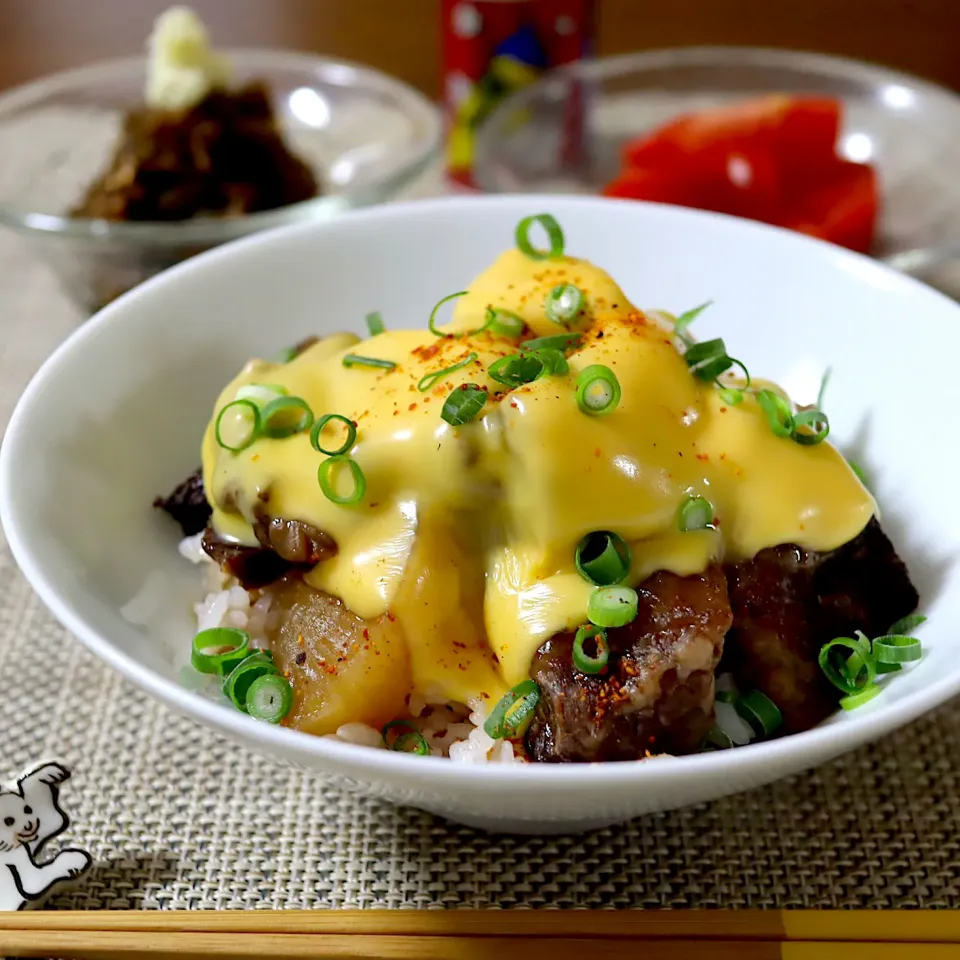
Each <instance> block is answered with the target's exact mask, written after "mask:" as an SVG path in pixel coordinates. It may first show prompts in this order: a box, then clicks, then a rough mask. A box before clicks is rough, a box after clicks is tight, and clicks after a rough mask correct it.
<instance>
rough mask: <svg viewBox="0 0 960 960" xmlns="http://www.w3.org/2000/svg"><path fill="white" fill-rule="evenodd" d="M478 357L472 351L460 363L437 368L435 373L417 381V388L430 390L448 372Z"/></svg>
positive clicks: (423, 391) (421, 390)
mask: <svg viewBox="0 0 960 960" xmlns="http://www.w3.org/2000/svg"><path fill="white" fill-rule="evenodd" d="M476 359H477V354H475V353H471V354H470V356H469V357H467V358H466V359H464V360H461V361H460V362H459V363H455V364H453V366H451V367H444V368H443V369H442V370H437V371H435V372H434V373H428V374H427V375H426V376H424V377H421V378H420V379H419V380H418V381H417V389H418V390H419V391H420V392H421V393H425V392H426V391H427V390H429V389H430V388H431V387H432V386H433V385H434V384H435V383H436V382H437V381H438V380H440V379H442V378H443V377H445V376H446V375H447V374H448V373H453V371H454V370H460V369H462V368H463V367H465V366H466V365H467V364H468V363H473V361H474V360H476Z"/></svg>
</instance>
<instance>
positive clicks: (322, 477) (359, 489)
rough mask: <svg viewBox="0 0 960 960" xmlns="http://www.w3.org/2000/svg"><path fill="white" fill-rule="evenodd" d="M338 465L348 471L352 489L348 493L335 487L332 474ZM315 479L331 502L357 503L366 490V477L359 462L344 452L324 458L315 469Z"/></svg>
mask: <svg viewBox="0 0 960 960" xmlns="http://www.w3.org/2000/svg"><path fill="white" fill-rule="evenodd" d="M340 467H343V468H345V469H346V470H347V471H349V473H350V477H351V479H352V481H353V489H351V491H350V492H349V493H345V494H341V493H338V492H337V491H336V489H335V480H334V477H333V474H334V472H335V471H337V470H338V469H339V468H340ZM317 480H318V481H319V483H320V489H321V490H322V491H323V495H324V496H325V497H326V498H327V499H328V500H330V501H332V502H333V503H339V504H350V503H358V502H359V501H360V500H362V499H363V495H364V494H365V493H366V492H367V478H366V477H365V476H364V475H363V471H362V470H361V469H360V464H359V463H357V461H356V460H351V459H350V457H348V456H345V455H344V454H337V455H336V456H333V457H328V458H327V459H326V460H324V461H323V463H321V464H320V467H319V468H318V469H317Z"/></svg>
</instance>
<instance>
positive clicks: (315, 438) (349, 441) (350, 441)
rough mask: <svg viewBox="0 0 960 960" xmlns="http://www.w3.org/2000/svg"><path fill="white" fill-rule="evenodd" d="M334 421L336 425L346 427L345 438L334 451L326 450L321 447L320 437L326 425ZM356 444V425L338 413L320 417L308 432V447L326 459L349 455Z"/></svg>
mask: <svg viewBox="0 0 960 960" xmlns="http://www.w3.org/2000/svg"><path fill="white" fill-rule="evenodd" d="M334 421H335V422H337V423H342V424H343V425H344V427H346V430H347V436H346V439H345V440H344V441H343V443H341V444H340V446H339V447H336V448H335V449H328V448H327V447H324V446H322V444H321V440H320V435H321V434H322V433H323V431H324V428H325V427H326V426H327V424H328V423H333V422H334ZM356 442H357V428H356V425H355V424H354V422H353V421H352V420H350V419H349V418H347V417H345V416H343V415H342V414H340V413H325V414H324V415H323V416H322V417H318V418H317V420H316V422H315V423H314V425H313V429H312V430H311V431H310V445H311V446H312V447H313V449H314V450H316V451H317V453H325V454H326V455H327V456H328V457H338V456H340V454H342V453H349V451H350V450H351V449H352V447H353V445H354V444H355V443H356Z"/></svg>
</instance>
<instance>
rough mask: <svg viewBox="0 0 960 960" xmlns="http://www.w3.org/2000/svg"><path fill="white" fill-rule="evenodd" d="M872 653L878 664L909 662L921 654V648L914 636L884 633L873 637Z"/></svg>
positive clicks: (917, 658)
mask: <svg viewBox="0 0 960 960" xmlns="http://www.w3.org/2000/svg"><path fill="white" fill-rule="evenodd" d="M873 655H874V657H875V658H876V661H877V663H878V664H881V663H911V662H912V661H914V660H919V659H920V657H921V656H923V649H922V647H921V645H920V641H919V640H917V638H916V637H905V636H903V635H899V634H885V635H884V636H882V637H875V638H874V641H873Z"/></svg>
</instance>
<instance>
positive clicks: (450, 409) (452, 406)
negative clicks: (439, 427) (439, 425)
mask: <svg viewBox="0 0 960 960" xmlns="http://www.w3.org/2000/svg"><path fill="white" fill-rule="evenodd" d="M486 402H487V391H486V390H484V389H483V388H482V387H479V386H477V384H475V383H464V384H461V385H460V386H459V387H454V389H453V391H452V392H451V393H450V396H449V397H447V399H446V401H445V402H444V404H443V409H442V410H441V411H440V418H441V419H442V420H445V421H446V422H447V423H449V424H450V426H451V427H461V426H463V424H465V423H469V422H470V421H471V420H473V419H474V418H475V417H476V416H477V414H478V413H479V412H480V411H481V410H482V409H483V405H484V404H485V403H486Z"/></svg>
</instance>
